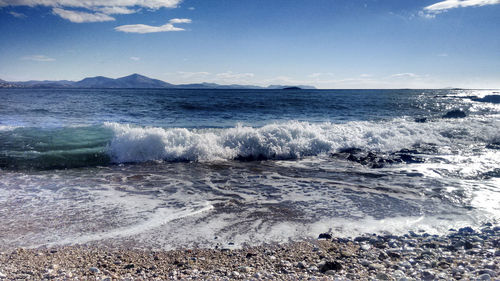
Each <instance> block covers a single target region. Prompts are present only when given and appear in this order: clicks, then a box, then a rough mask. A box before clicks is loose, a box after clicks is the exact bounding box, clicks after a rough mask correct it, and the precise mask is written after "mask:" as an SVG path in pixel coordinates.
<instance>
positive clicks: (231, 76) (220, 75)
mask: <svg viewBox="0 0 500 281" xmlns="http://www.w3.org/2000/svg"><path fill="white" fill-rule="evenodd" d="M216 76H217V78H220V79H242V78H251V77H254V76H255V74H253V73H234V72H232V71H226V72H223V73H218V74H217V75H216Z"/></svg>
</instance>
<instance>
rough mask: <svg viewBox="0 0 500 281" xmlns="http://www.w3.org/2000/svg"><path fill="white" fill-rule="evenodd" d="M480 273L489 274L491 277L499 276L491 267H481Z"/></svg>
mask: <svg viewBox="0 0 500 281" xmlns="http://www.w3.org/2000/svg"><path fill="white" fill-rule="evenodd" d="M478 274H479V275H483V274H488V275H489V276H491V277H496V276H497V274H496V273H495V271H493V270H491V269H480V270H478Z"/></svg>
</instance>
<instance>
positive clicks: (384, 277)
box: [375, 272, 391, 280]
mask: <svg viewBox="0 0 500 281" xmlns="http://www.w3.org/2000/svg"><path fill="white" fill-rule="evenodd" d="M375 278H377V279H378V280H391V277H389V275H387V274H385V273H383V272H379V273H377V275H376V276H375Z"/></svg>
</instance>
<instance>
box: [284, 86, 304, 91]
mask: <svg viewBox="0 0 500 281" xmlns="http://www.w3.org/2000/svg"><path fill="white" fill-rule="evenodd" d="M283 90H302V88H300V87H297V86H292V87H285V88H283Z"/></svg>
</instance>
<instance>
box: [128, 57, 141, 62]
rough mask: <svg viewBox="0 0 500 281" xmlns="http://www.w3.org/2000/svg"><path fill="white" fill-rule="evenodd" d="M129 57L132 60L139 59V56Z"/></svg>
mask: <svg viewBox="0 0 500 281" xmlns="http://www.w3.org/2000/svg"><path fill="white" fill-rule="evenodd" d="M130 59H131V60H133V61H140V60H141V58H140V57H130Z"/></svg>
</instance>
